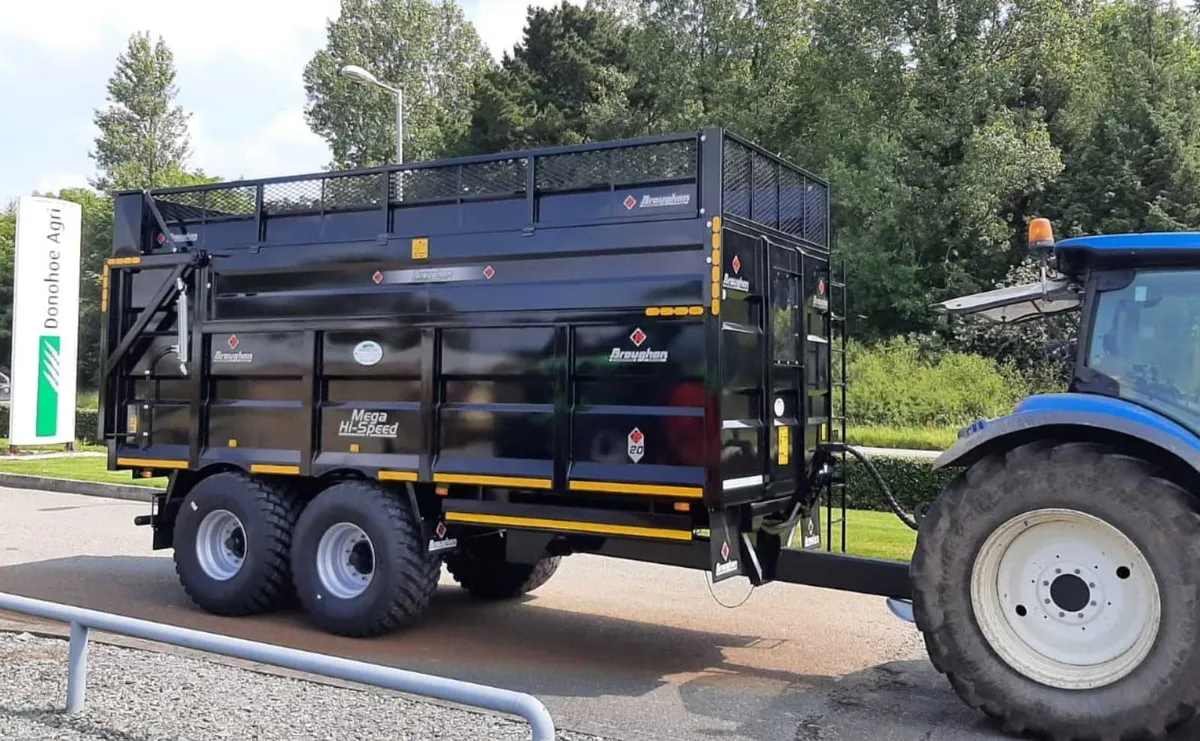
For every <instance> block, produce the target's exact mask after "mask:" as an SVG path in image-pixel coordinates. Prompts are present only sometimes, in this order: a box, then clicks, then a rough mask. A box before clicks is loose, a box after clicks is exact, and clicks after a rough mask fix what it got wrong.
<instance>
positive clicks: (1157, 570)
mask: <svg viewBox="0 0 1200 741" xmlns="http://www.w3.org/2000/svg"><path fill="white" fill-rule="evenodd" d="M1198 524H1200V518H1198V516H1197V507H1196V502H1195V500H1194V499H1193V498H1192V497H1191V496H1190V495H1188V494H1187V493H1186V492H1185V491H1184V490H1183V489H1182V488H1180V487H1179V486H1178V485H1176V484H1175V483H1173V482H1171V481H1169V480H1167V479H1165V478H1163V477H1162V476H1161V475H1160V474H1159V473H1158V472H1156V471H1155V470H1154V469H1153V468H1152V467H1151V466H1150V465H1149V464H1148V463H1147V462H1145V461H1143V460H1141V459H1138V458H1134V457H1131V456H1128V455H1125V454H1122V453H1120V452H1119V451H1116V450H1113V449H1110V448H1107V447H1104V446H1101V445H1098V444H1093V443H1085V442H1067V443H1052V442H1038V443H1031V444H1027V445H1024V446H1021V447H1018V448H1015V449H1013V450H1011V451H1008V452H1007V453H1004V452H1001V453H996V454H993V455H991V456H989V457H986V458H984V459H982V460H980V461H978V462H977V463H975V464H974V465H972V466H971V467H970V468H969V469H968V470H967V471H965V472H964V473H963V474H961V475H960V476H958V477H957V478H956V479H955V481H954V482H952V483H951V484H950V485H949V486H948V487H947V489H946V490H945V491H944V492H943V493H942V495H941V496H940V497H939V499H938V501H937V502H936V504H935V505H934V506H933V507H932V509H931V510H930V511H929V512H928V514H927V515H926V517H925V518H924V520H923V521H922V523H921V529H920V531H919V534H918V539H917V548H916V552H915V553H914V556H913V561H912V577H913V609H914V615H915V618H916V622H917V626H918V628H919V629H920V630H921V631H922V633H923V634H924V637H925V643H926V646H927V648H928V650H929V656H930V659H931V660H932V662H933V664H934V666H935V667H936V668H937V669H938V670H939V671H940V672H942V673H944V674H946V675H947V677H948V679H949V681H950V683H951V684H952V686H953V687H954V689H955V691H956V692H957V693H958V694H959V696H960V697H962V699H963V700H964V701H966V703H967V704H968V705H970V706H971V707H973V708H977V709H979V710H982V711H983V712H984V713H986V714H987V715H989V716H991V717H992V718H994V719H996V720H998V721H999V722H1000V723H1001V725H1002V726H1003V728H1004V730H1006V731H1007V732H1009V733H1029V734H1033V735H1037V736H1044V737H1047V738H1051V739H1054V741H1083V740H1084V739H1101V738H1103V739H1131V738H1139V739H1143V738H1145V739H1157V738H1162V737H1164V736H1165V735H1166V733H1167V732H1168V731H1169V730H1170V729H1172V728H1174V727H1176V726H1178V725H1180V724H1181V723H1183V722H1185V721H1186V720H1188V719H1190V718H1191V717H1192V716H1193V715H1195V713H1196V709H1197V706H1198V705H1200V682H1197V680H1196V677H1197V676H1200V537H1197V536H1198V535H1200V530H1198V527H1197V526H1198Z"/></svg>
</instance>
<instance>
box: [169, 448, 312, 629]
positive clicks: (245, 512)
mask: <svg viewBox="0 0 1200 741" xmlns="http://www.w3.org/2000/svg"><path fill="white" fill-rule="evenodd" d="M302 506H303V505H302V502H301V501H300V499H299V498H298V497H296V496H295V495H294V494H293V493H292V492H290V491H289V490H288V489H287V488H285V487H282V486H279V485H278V484H275V483H273V482H270V481H265V480H261V479H256V478H252V477H250V476H248V475H246V474H244V473H240V472H229V473H218V474H214V475H212V476H208V477H206V478H204V479H201V480H200V481H199V482H198V483H197V484H196V485H195V486H194V487H192V490H191V491H189V492H188V493H187V495H186V496H185V497H184V500H183V504H182V506H181V507H180V508H179V514H178V516H177V518H176V520H175V543H174V545H175V554H174V560H175V572H176V574H178V576H179V581H180V584H182V586H183V590H184V591H185V592H186V593H187V595H188V597H189V598H191V600H192V601H193V602H195V603H196V604H197V605H198V606H199V607H200V608H201V609H203V610H205V611H206V612H210V613H213V614H216V615H228V616H243V615H253V614H257V613H263V612H268V611H270V610H274V609H276V608H278V607H280V606H282V605H283V604H284V603H285V602H287V601H288V599H289V598H290V597H291V596H292V580H291V568H290V565H289V563H288V553H289V551H290V549H291V539H292V528H293V527H294V525H295V523H296V518H297V517H298V516H299V514H300V509H301V507H302Z"/></svg>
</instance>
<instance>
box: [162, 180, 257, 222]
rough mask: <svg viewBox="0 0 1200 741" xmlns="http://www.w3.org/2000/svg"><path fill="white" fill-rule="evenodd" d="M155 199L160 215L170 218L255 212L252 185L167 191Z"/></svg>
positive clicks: (209, 217) (181, 219)
mask: <svg viewBox="0 0 1200 741" xmlns="http://www.w3.org/2000/svg"><path fill="white" fill-rule="evenodd" d="M154 200H155V203H156V204H157V205H158V210H159V213H161V214H162V217H163V219H165V220H167V221H171V222H184V221H203V220H206V219H207V220H213V219H225V218H242V217H249V216H253V215H254V188H253V186H250V187H247V186H238V187H233V188H221V189H216V190H211V189H210V190H193V191H185V192H182V193H167V194H164V195H162V196H160V197H158V198H156V199H154Z"/></svg>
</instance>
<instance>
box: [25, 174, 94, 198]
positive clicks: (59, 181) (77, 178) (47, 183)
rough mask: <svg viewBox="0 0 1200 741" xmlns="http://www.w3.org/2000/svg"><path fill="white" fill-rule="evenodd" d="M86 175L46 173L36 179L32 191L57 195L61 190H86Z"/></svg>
mask: <svg viewBox="0 0 1200 741" xmlns="http://www.w3.org/2000/svg"><path fill="white" fill-rule="evenodd" d="M87 187H89V186H88V178H87V175H84V174H82V173H78V172H48V173H45V174H43V175H42V176H41V177H39V178H38V181H37V185H35V186H34V190H36V191H37V192H38V193H57V192H58V191H60V190H62V189H63V188H87Z"/></svg>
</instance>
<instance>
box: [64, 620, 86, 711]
mask: <svg viewBox="0 0 1200 741" xmlns="http://www.w3.org/2000/svg"><path fill="white" fill-rule="evenodd" d="M69 652H70V653H69V655H68V657H67V713H78V712H81V711H82V710H83V700H84V693H85V691H86V690H87V655H88V628H87V626H86V625H84V624H82V623H75V622H73V623H71V644H70V648H69Z"/></svg>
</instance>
